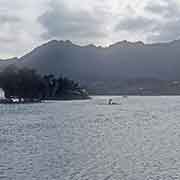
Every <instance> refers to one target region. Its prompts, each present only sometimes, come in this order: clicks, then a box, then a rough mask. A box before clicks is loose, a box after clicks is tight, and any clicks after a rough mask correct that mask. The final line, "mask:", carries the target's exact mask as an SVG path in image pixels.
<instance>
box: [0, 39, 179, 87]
mask: <svg viewBox="0 0 180 180" xmlns="http://www.w3.org/2000/svg"><path fill="white" fill-rule="evenodd" d="M9 64H16V65H17V66H19V67H30V68H34V69H36V70H38V71H39V72H41V73H45V74H47V73H53V74H56V75H59V74H61V75H64V76H67V77H69V78H72V79H75V80H79V81H80V82H82V83H84V84H85V85H87V84H93V83H95V82H103V83H104V82H106V83H107V84H108V83H109V84H111V85H112V83H113V82H114V83H117V82H123V81H126V80H128V81H129V80H135V79H141V80H142V79H148V80H151V81H152V80H155V81H159V80H162V81H174V80H180V40H176V41H173V42H169V43H159V44H144V43H143V42H134V43H132V42H128V41H121V42H118V43H116V44H113V45H110V46H109V47H96V46H94V45H88V46H78V45H75V44H73V43H72V42H71V41H56V40H53V41H50V42H48V43H46V44H43V45H42V46H40V47H38V48H36V49H34V50H33V51H32V52H30V53H29V54H26V55H25V56H23V57H21V58H19V59H16V58H15V59H11V60H7V61H0V67H1V68H4V67H5V66H7V65H9ZM92 87H93V85H92V86H91V88H92ZM91 88H90V89H91Z"/></svg>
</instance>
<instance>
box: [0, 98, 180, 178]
mask: <svg viewBox="0 0 180 180" xmlns="http://www.w3.org/2000/svg"><path fill="white" fill-rule="evenodd" d="M108 98H109V97H105V96H102V97H93V99H92V100H87V101H68V102H63V101H62V102H56V101H52V102H46V103H42V104H31V105H0V180H179V179H180V97H128V98H123V97H113V101H114V102H116V103H119V105H112V106H109V105H107V100H108Z"/></svg>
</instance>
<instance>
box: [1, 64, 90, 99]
mask: <svg viewBox="0 0 180 180" xmlns="http://www.w3.org/2000/svg"><path fill="white" fill-rule="evenodd" d="M0 87H1V88H2V89H3V90H4V92H5V97H6V98H11V97H16V98H18V99H22V98H23V99H29V100H33V99H38V100H45V99H57V100H61V99H86V98H88V94H87V92H86V91H85V90H84V89H82V88H81V87H80V85H79V84H78V83H76V82H74V81H72V80H69V79H67V78H64V77H58V78H56V77H55V76H54V75H53V74H49V75H45V76H42V75H40V74H38V73H37V72H36V71H35V70H33V69H28V68H23V69H18V68H17V67H15V66H12V65H11V66H9V67H7V68H6V69H5V70H4V71H2V72H1V73H0Z"/></svg>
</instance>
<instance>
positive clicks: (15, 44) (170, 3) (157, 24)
mask: <svg viewBox="0 0 180 180" xmlns="http://www.w3.org/2000/svg"><path fill="white" fill-rule="evenodd" d="M178 38H180V0H133V1H131V0H126V1H124V0H111V1H109V0H86V1H84V0H38V1H37V0H29V1H24V0H13V1H7V0H0V49H1V51H0V58H6V57H11V56H22V55H23V54H25V53H27V52H28V51H30V50H31V49H33V48H34V47H36V46H38V45H40V44H41V43H44V42H46V41H48V40H51V39H57V40H61V39H62V40H66V39H69V40H72V41H73V42H74V43H77V44H82V45H83V44H89V43H93V44H96V45H102V46H104V45H108V44H111V43H114V42H117V41H121V40H124V39H126V40H129V41H144V42H146V43H152V42H159V41H161V42H163V41H171V40H175V39H178Z"/></svg>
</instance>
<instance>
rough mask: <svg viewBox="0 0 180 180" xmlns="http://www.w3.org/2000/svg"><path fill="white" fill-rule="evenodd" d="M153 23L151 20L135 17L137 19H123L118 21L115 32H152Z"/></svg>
mask: <svg viewBox="0 0 180 180" xmlns="http://www.w3.org/2000/svg"><path fill="white" fill-rule="evenodd" d="M153 26H154V21H153V20H152V19H149V18H146V17H143V16H137V17H133V16H132V17H125V18H123V19H122V20H120V22H119V24H117V25H116V27H115V31H116V32H118V31H128V32H134V33H136V32H145V31H149V30H152V28H153Z"/></svg>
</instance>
